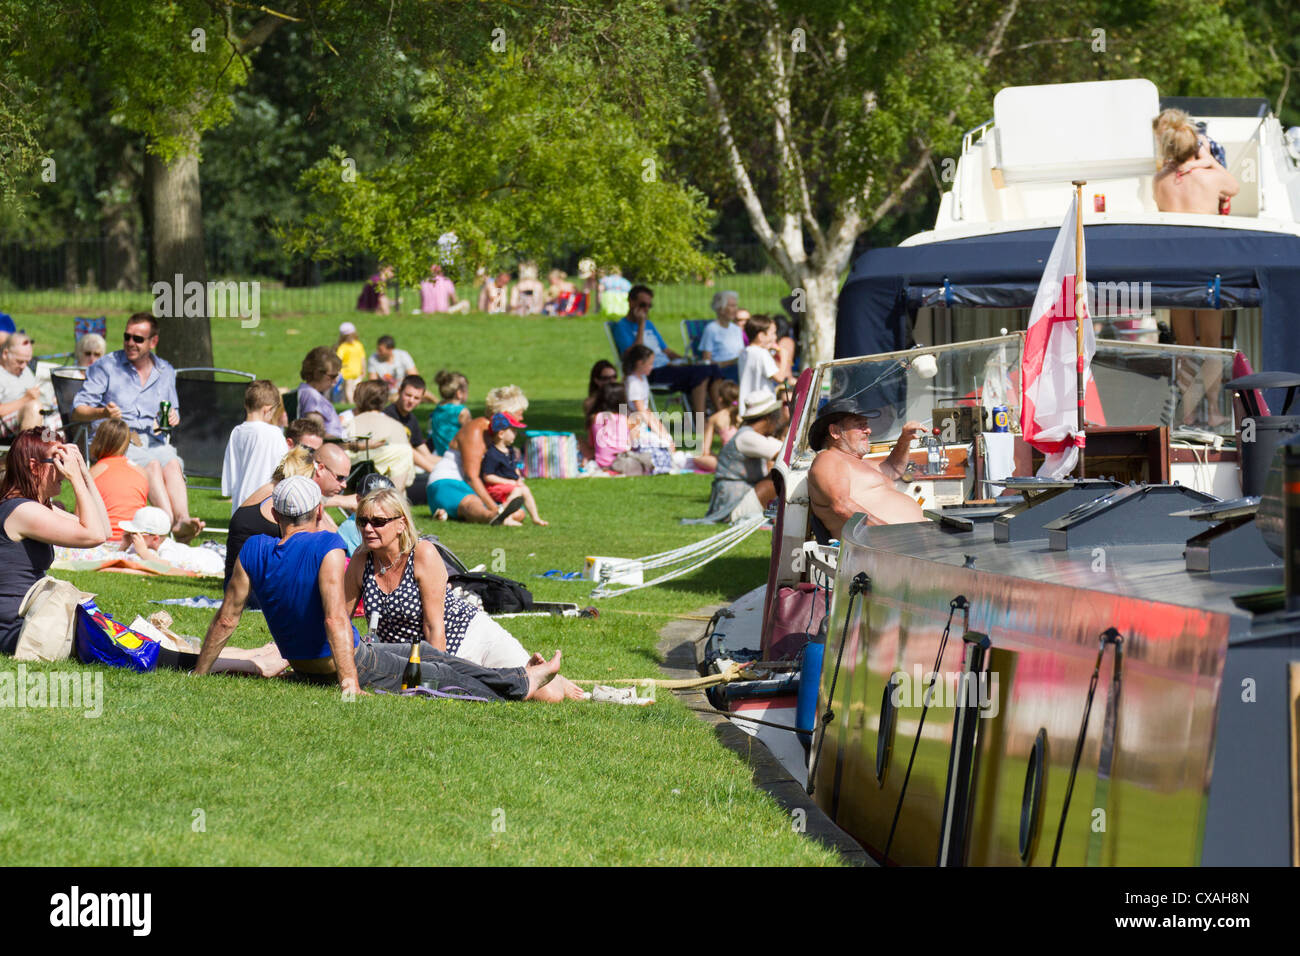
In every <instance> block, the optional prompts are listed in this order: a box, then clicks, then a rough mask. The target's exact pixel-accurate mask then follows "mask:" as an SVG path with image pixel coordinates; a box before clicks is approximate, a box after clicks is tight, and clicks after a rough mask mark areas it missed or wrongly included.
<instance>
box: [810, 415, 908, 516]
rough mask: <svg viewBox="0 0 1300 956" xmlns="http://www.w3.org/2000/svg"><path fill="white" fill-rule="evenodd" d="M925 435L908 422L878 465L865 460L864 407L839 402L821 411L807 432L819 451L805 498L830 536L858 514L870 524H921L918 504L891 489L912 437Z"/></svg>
mask: <svg viewBox="0 0 1300 956" xmlns="http://www.w3.org/2000/svg"><path fill="white" fill-rule="evenodd" d="M923 434H925V429H924V428H922V427H921V425H920V423H919V422H908V423H907V424H906V425H904V426H903V433H902V435H900V436H899V439H898V441H897V442H896V443H895V445H894V448H893V450H892V451H891V452H890V453H889V457H887V458H886V459H885V460H884V461H882V462H881V463H880V464H876V463H875V462H874V461H865V460H864V458H863V456H864V455H866V454H867V453H868V452H869V451H870V450H871V424H870V420H869V418H868V410H867V409H864V408H861V407H859V406H858V404H857V403H856V402H854V401H853V400H852V399H837V400H836V401H833V402H830V403H828V404H827V405H826V407H825V408H823V409H822V410H821V413H820V414H818V416H817V420H816V421H815V422H813V425H812V428H811V429H810V430H809V432H808V443H809V445H811V446H812V447H813V448H817V449H820V451H819V452H818V454H817V457H816V458H814V459H813V465H812V470H811V471H809V473H808V498H809V502H810V504H811V506H812V510H813V514H815V515H816V516H817V517H818V519H820V521H821V523H822V524H824V525H825V526H826V530H827V531H829V532H830V535H831V537H832V538H838V537H839V536H840V534H841V533H842V532H843V531H844V523H845V522H846V521H848V520H849V518H851V517H853V515H855V514H857V513H858V512H859V511H862V512H866V515H867V524H871V525H876V524H904V523H906V522H909V521H924V520H925V518H924V516H923V515H922V514H921V506H920V505H918V504H917V503H916V502H915V501H913V500H912V499H911V498H909V497H908V496H907V495H905V494H903V493H902V492H901V491H898V490H897V489H896V488H895V487H894V482H895V481H896V480H898V479H900V478H902V477H903V472H904V470H905V469H906V468H907V453H908V451H909V450H910V449H911V445H912V439H913V438H917V437H920V436H921V435H923Z"/></svg>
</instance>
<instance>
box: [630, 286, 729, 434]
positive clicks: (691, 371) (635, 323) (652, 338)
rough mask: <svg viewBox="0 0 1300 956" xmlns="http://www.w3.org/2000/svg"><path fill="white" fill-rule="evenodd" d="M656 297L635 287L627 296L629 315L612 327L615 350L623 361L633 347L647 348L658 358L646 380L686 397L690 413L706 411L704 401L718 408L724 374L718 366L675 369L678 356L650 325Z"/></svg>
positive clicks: (694, 366) (648, 290) (679, 366)
mask: <svg viewBox="0 0 1300 956" xmlns="http://www.w3.org/2000/svg"><path fill="white" fill-rule="evenodd" d="M654 299H655V294H654V292H653V291H652V290H651V289H650V287H649V286H644V285H634V286H632V290H631V291H630V292H628V294H627V305H628V311H627V315H625V316H623V318H621V319H619V320H618V321H617V322H615V323H614V324H613V333H614V347H615V348H616V349H618V354H619V357H620V358H622V356H623V355H624V353H626V352H627V350H628V349H630V348H631V347H632V346H633V345H644V346H645V347H646V348H648V349H650V351H651V352H654V354H655V367H654V370H653V371H652V372H651V373H650V374H649V375H648V376H646V377H647V378H648V379H649V380H650V384H651V385H666V386H668V387H669V388H671V389H673V390H674V391H677V392H681V393H682V394H683V395H685V396H687V397H688V399H689V400H690V403H691V410H692V411H696V412H703V411H705V410H706V407H705V400H706V398H708V397H710V396H712V398H713V404H714V406H715V407H717V406H718V404H719V399H718V395H717V388H718V386H719V385H721V380H722V372H721V371H720V370H719V369H718V367H717V366H716V365H673V364H669V363H671V362H677V361H679V360H680V359H681V358H682V356H680V355H678V354H677V353H676V352H674V351H673V350H672V349H670V348H669V347H668V346H667V345H665V344H664V338H663V336H662V335H660V334H659V330H658V329H656V328H655V325H654V323H653V322H651V321H650V309H651V307H652V306H653V305H654Z"/></svg>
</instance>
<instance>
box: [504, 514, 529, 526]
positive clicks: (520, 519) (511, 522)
mask: <svg viewBox="0 0 1300 956" xmlns="http://www.w3.org/2000/svg"><path fill="white" fill-rule="evenodd" d="M523 523H524V515H523V512H517V513H515V514H512V515H511V516H510V517H509V518H507V519H506V520H505V521H503V522H501V527H503V528H518V527H519V526H520V525H522V524H523Z"/></svg>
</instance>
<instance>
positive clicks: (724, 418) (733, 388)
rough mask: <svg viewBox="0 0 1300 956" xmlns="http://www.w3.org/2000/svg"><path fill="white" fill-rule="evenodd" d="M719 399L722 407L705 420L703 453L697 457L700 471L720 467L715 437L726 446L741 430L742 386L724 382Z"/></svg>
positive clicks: (702, 439) (701, 441)
mask: <svg viewBox="0 0 1300 956" xmlns="http://www.w3.org/2000/svg"><path fill="white" fill-rule="evenodd" d="M718 397H719V398H720V399H721V401H722V407H721V408H719V409H718V410H717V411H716V412H714V413H713V414H712V415H710V416H709V417H708V418H707V419H705V421H704V436H703V437H702V438H701V439H700V452H701V453H700V454H698V455H696V456H695V467H696V468H697V469H699V470H700V471H713V470H715V469H716V468H717V467H718V459H717V456H716V455H714V454H713V436H714V435H716V436H717V437H718V441H719V442H720V443H721V444H722V445H724V446H725V445H726V444H727V442H729V441H731V436H733V435H734V434H736V431H737V430H738V429H739V428H740V386H739V385H737V384H736V383H735V382H723V383H722V387H721V388H719V389H718Z"/></svg>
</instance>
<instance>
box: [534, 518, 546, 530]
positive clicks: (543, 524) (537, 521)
mask: <svg viewBox="0 0 1300 956" xmlns="http://www.w3.org/2000/svg"><path fill="white" fill-rule="evenodd" d="M533 524H536V525H541V526H542V527H543V528H545V527H546V526H547V525H549V524H550V522H549V521H543V520H542V519H541V518H534V519H533Z"/></svg>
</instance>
